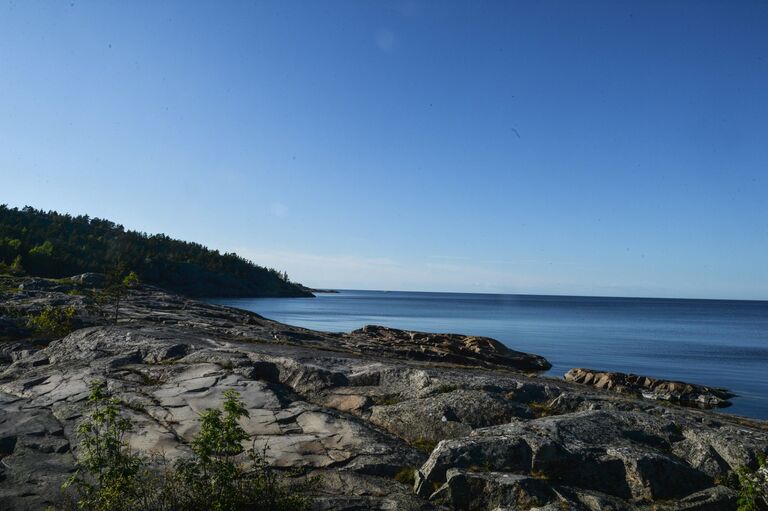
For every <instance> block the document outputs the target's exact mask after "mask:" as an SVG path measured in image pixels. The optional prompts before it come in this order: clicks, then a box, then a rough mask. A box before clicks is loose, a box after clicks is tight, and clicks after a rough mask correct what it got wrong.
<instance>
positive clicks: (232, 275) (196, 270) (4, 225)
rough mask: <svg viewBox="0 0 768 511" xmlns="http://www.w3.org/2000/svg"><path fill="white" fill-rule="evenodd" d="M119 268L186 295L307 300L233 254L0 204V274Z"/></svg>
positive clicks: (280, 276)
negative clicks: (121, 266) (120, 266)
mask: <svg viewBox="0 0 768 511" xmlns="http://www.w3.org/2000/svg"><path fill="white" fill-rule="evenodd" d="M118 264H119V265H123V266H124V267H126V268H130V269H131V270H133V271H135V272H136V273H137V274H138V276H139V277H140V278H141V280H142V281H143V282H145V283H149V284H154V285H158V286H160V287H164V288H167V289H170V290H173V291H177V292H181V293H184V294H188V295H191V296H311V293H309V292H308V291H306V290H305V289H304V288H303V287H302V286H299V285H297V284H294V283H292V282H290V279H289V278H288V275H287V274H286V273H285V272H280V271H277V270H275V269H273V268H265V267H262V266H259V265H256V264H254V263H253V262H252V261H249V260H248V259H245V258H243V257H240V256H238V255H237V254H235V253H220V252H219V251H218V250H211V249H209V248H206V247H205V246H203V245H201V244H199V243H191V242H187V241H180V240H177V239H173V238H171V237H169V236H166V235H165V234H154V235H150V234H147V233H143V232H137V231H131V230H126V229H125V228H124V227H123V226H122V225H119V224H116V223H114V222H111V221H109V220H104V219H101V218H91V217H89V216H88V215H78V216H73V215H68V214H61V213H57V212H55V211H43V210H38V209H35V208H32V207H29V206H27V207H24V208H21V209H19V208H10V207H8V206H7V205H0V272H15V273H25V274H27V275H33V276H39V277H49V278H60V277H66V276H71V275H76V274H79V273H86V272H98V273H107V272H109V271H110V269H112V268H114V267H115V266H116V265H118Z"/></svg>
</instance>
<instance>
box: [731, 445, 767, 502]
mask: <svg viewBox="0 0 768 511" xmlns="http://www.w3.org/2000/svg"><path fill="white" fill-rule="evenodd" d="M727 482H729V483H730V484H729V486H732V487H733V488H735V489H736V490H738V492H739V498H738V501H737V503H738V506H739V507H738V511H766V510H768V466H766V462H765V457H760V458H759V459H758V468H757V470H750V469H749V468H748V467H741V468H739V469H737V470H736V471H735V472H734V473H732V474H730V477H729V480H728V481H727Z"/></svg>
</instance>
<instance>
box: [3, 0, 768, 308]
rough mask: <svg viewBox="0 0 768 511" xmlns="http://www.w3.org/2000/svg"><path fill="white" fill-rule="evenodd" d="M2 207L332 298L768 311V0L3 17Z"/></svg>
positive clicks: (85, 9) (141, 5) (134, 5)
mask: <svg viewBox="0 0 768 511" xmlns="http://www.w3.org/2000/svg"><path fill="white" fill-rule="evenodd" d="M0 203H8V204H10V205H12V206H23V205H27V204H28V205H31V206H35V207H38V208H43V209H46V210H47V209H54V210H58V211H62V212H70V213H82V214H89V215H91V216H99V217H105V218H109V219H111V220H114V221H116V222H119V223H122V224H123V225H125V226H126V227H127V228H132V229H138V230H142V231H147V232H152V233H156V232H163V233H166V234H169V235H171V236H174V237H178V238H182V239H186V240H194V241H199V242H201V243H204V244H206V245H208V246H211V247H214V248H218V249H222V250H235V251H238V252H239V253H241V254H242V255H244V256H247V257H250V258H252V259H253V260H254V261H256V262H257V263H259V264H264V265H267V266H274V267H276V268H278V269H281V270H286V271H287V272H288V274H289V275H290V276H291V277H292V278H293V279H294V280H297V281H301V282H303V283H305V284H307V285H311V286H328V287H340V288H364V289H402V290H434V291H477V292H512V293H517V292H522V293H557V294H594V295H620V296H627V295H629V296H685V297H709V298H717V297H722V298H758V299H768V2H765V1H746V0H745V1H738V2H732V1H723V2H716V1H708V2H701V1H693V0H691V1H688V2H682V1H667V0H664V1H648V0H642V1H640V0H638V1H636V2H621V1H608V0H606V1H603V2H587V1H579V2H573V1H571V0H566V1H562V2H540V1H532V2H517V1H510V2H501V1H499V2H469V1H468V2H449V1H443V0H440V1H437V0H435V1H428V2H427V1H425V2H421V1H392V2H373V1H364V0H354V1H346V2H333V1H328V2H326V1H323V2H315V1H305V2H283V1H273V2H260V1H257V2H233V1H232V2H213V1H211V2H181V1H180V2H170V1H167V2H155V1H131V2H107V1H93V2H85V1H81V0H70V1H59V2H57V1H46V2H26V1H14V2H8V1H2V2H0Z"/></svg>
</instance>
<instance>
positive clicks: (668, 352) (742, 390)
mask: <svg viewBox="0 0 768 511" xmlns="http://www.w3.org/2000/svg"><path fill="white" fill-rule="evenodd" d="M211 301H212V302H215V303H220V304H224V305H229V306H233V307H238V308H240V309H246V310H249V311H253V312H257V313H258V314H261V315H262V316H265V317H267V318H270V319H274V320H276V321H280V322H282V323H287V324H289V325H296V326H301V327H305V328H311V329H314V330H321V331H326V332H348V331H350V330H354V329H356V328H360V327H362V326H363V325H368V324H376V325H385V326H389V327H395V328H403V329H409V330H421V331H426V332H446V333H461V334H468V335H479V336H487V337H493V338H494V339H497V340H499V341H501V342H502V343H504V344H505V345H506V346H508V347H510V348H512V349H515V350H518V351H525V352H529V353H535V354H538V355H542V356H544V357H546V358H547V359H548V360H549V361H550V362H551V363H552V369H551V370H550V371H548V372H547V373H544V374H546V375H550V376H554V377H562V376H563V374H565V372H566V371H568V370H569V369H570V368H573V367H586V368H591V369H600V370H609V371H621V372H631V373H635V374H642V375H647V376H654V377H659V378H666V379H673V380H681V381H686V382H691V383H699V384H703V385H709V386H716V387H724V388H727V389H729V390H731V391H733V392H735V393H736V394H737V397H736V398H734V399H733V400H732V401H733V405H732V406H730V407H728V408H723V409H720V411H721V412H724V413H732V414H737V415H743V416H747V417H752V418H758V419H768V302H766V301H734V300H690V299H657V298H605V297H577V296H539V295H505V294H471V293H426V292H399V291H355V290H341V291H339V292H338V293H320V294H318V295H317V297H316V298H239V299H218V300H211Z"/></svg>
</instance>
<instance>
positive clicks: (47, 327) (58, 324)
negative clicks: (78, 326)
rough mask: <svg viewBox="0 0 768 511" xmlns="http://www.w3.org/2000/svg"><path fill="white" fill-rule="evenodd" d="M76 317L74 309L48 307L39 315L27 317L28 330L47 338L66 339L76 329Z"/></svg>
mask: <svg viewBox="0 0 768 511" xmlns="http://www.w3.org/2000/svg"><path fill="white" fill-rule="evenodd" d="M74 316H75V308H74V307H71V306H70V307H52V306H50V305H46V306H45V308H43V310H42V311H40V312H39V313H37V314H31V315H29V316H28V317H27V328H30V329H32V330H34V331H35V332H37V333H38V334H40V335H44V336H46V337H64V336H65V335H67V334H68V333H70V332H71V331H72V330H74V328H75V326H74Z"/></svg>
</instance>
